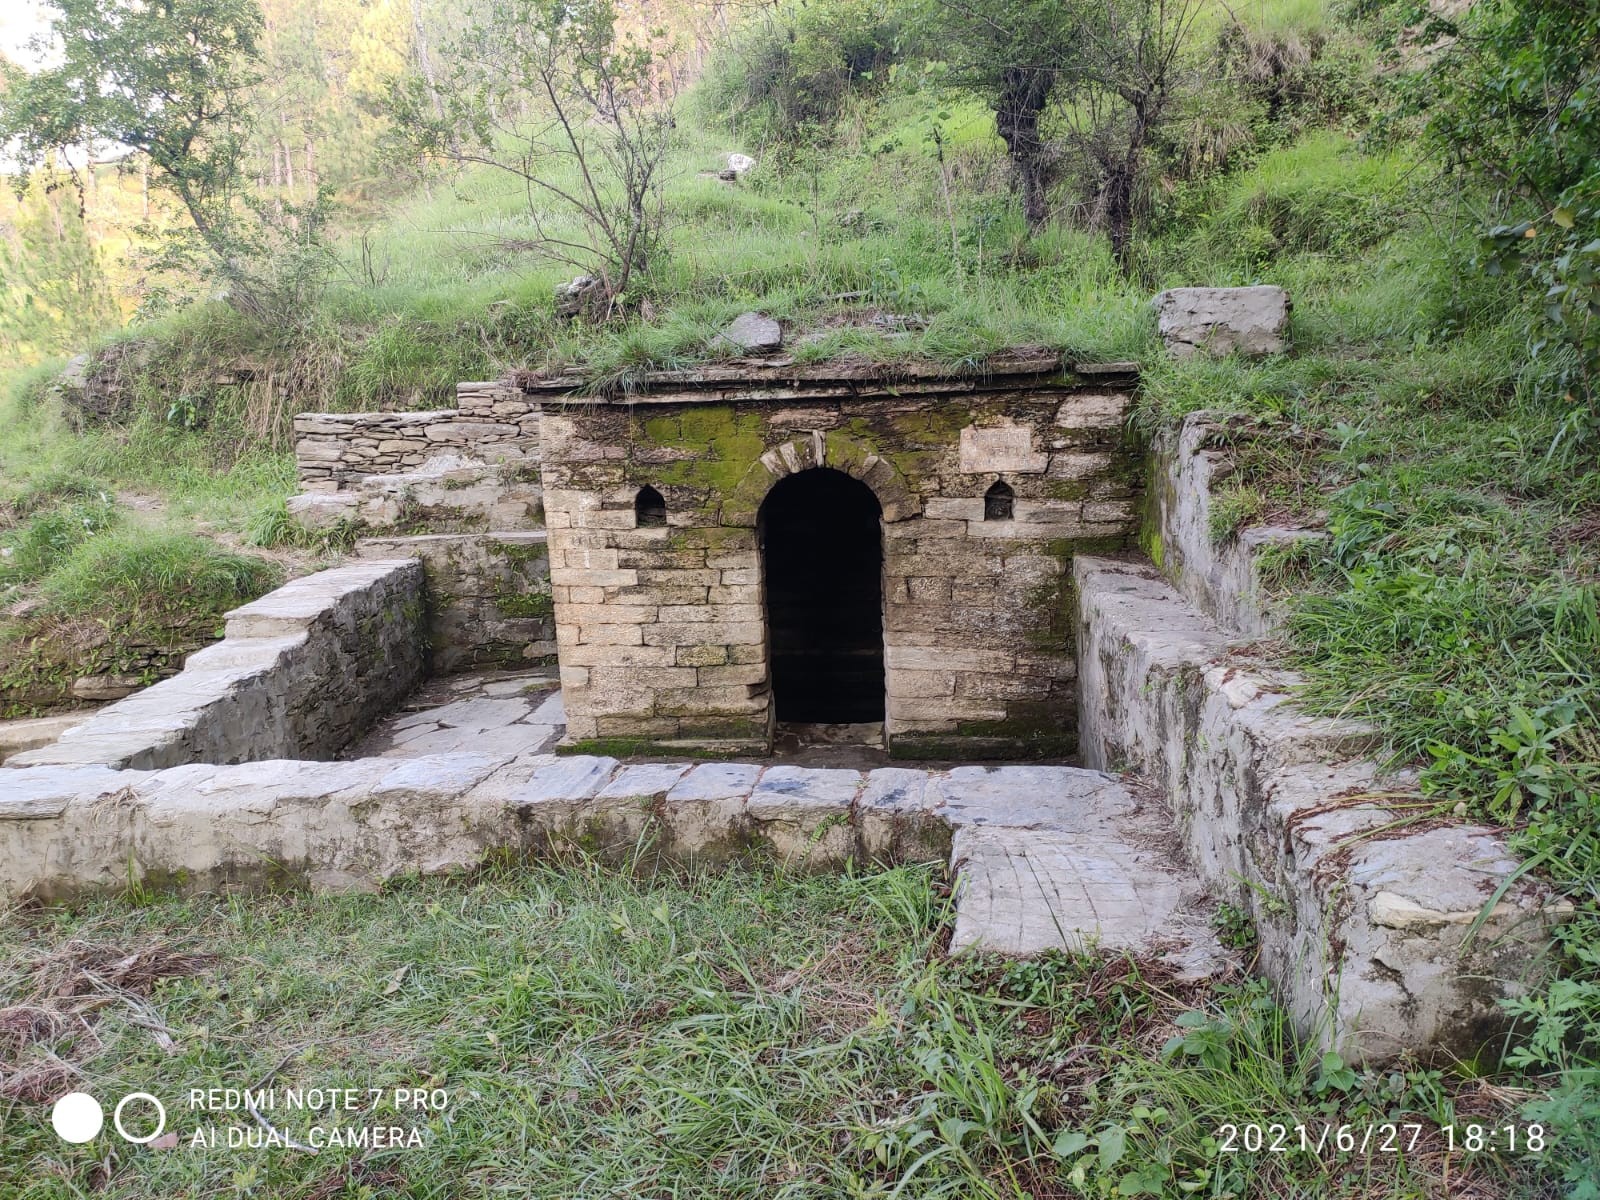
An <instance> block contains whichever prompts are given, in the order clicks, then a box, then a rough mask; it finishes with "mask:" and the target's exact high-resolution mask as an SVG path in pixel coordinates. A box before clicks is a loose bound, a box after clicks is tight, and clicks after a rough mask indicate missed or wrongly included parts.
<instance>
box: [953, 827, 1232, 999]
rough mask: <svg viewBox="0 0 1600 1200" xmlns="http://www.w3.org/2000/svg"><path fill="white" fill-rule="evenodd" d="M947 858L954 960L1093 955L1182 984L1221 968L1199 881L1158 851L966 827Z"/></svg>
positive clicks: (1095, 838) (1053, 834) (1097, 839)
mask: <svg viewBox="0 0 1600 1200" xmlns="http://www.w3.org/2000/svg"><path fill="white" fill-rule="evenodd" d="M951 857H952V860H953V862H954V863H955V864H956V867H957V870H958V871H959V876H958V879H957V883H956V927H955V932H954V934H953V935H952V937H951V940H950V949H951V952H952V953H955V952H959V951H962V950H987V951H993V952H996V953H1001V954H1015V955H1037V954H1043V953H1045V952H1046V951H1050V950H1068V951H1085V950H1091V949H1096V948H1098V949H1099V950H1101V951H1107V952H1110V953H1121V952H1127V953H1132V954H1139V955H1152V956H1154V957H1157V958H1160V959H1162V960H1163V961H1165V962H1168V963H1170V964H1171V965H1172V966H1173V967H1174V968H1176V969H1177V970H1178V972H1179V973H1180V975H1182V976H1183V977H1185V978H1203V977H1205V976H1208V975H1211V974H1213V973H1215V972H1217V971H1219V970H1221V969H1222V968H1223V967H1224V966H1225V964H1226V963H1227V955H1226V954H1225V953H1224V951H1223V949H1222V947H1221V945H1220V944H1218V942H1217V938H1216V934H1215V932H1214V931H1213V930H1212V928H1211V925H1210V921H1209V919H1208V917H1209V912H1208V905H1207V904H1206V902H1205V897H1204V892H1203V891H1202V890H1201V887H1200V884H1199V881H1198V880H1196V879H1195V878H1194V877H1193V876H1192V875H1191V874H1190V873H1189V872H1188V871H1186V870H1185V869H1184V868H1182V867H1181V866H1180V865H1179V864H1178V863H1177V862H1175V861H1173V860H1171V859H1168V858H1166V857H1165V856H1164V855H1162V854H1161V853H1160V852H1159V851H1156V850H1151V849H1145V848H1140V847H1136V846H1134V845H1131V844H1128V843H1126V842H1121V841H1117V840H1115V839H1111V838H1107V837H1105V836H1103V835H1092V834H1081V833H1063V832H1057V831H1041V830H1021V829H993V828H982V827H979V826H976V825H969V826H966V827H965V828H962V829H959V830H957V832H956V835H955V842H954V846H953V849H952V852H951Z"/></svg>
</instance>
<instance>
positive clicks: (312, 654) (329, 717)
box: [0, 559, 426, 786]
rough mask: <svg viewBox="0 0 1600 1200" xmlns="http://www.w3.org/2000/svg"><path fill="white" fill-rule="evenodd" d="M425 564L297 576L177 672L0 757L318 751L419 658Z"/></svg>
mask: <svg viewBox="0 0 1600 1200" xmlns="http://www.w3.org/2000/svg"><path fill="white" fill-rule="evenodd" d="M422 588H423V575H422V567H421V565H420V564H419V563H418V562H417V561H416V560H415V559H402V560H377V561H373V562H363V563H357V564H354V565H351V566H345V567H339V568H336V569H334V570H331V571H323V572H321V573H320V574H317V575H308V576H306V577H304V578H302V579H296V580H294V581H292V582H290V583H288V584H285V585H284V586H283V587H281V588H279V589H278V590H277V591H275V592H271V593H269V594H268V595H266V596H263V597H262V598H261V599H259V600H256V601H254V602H253V603H251V604H247V605H245V606H244V607H243V608H237V609H234V610H233V611H232V612H231V613H229V614H228V616H227V636H226V637H225V638H224V639H223V640H222V641H221V642H218V643H216V644H214V645H211V646H208V647H206V648H205V649H204V650H201V651H198V652H197V653H195V654H193V655H191V656H190V657H189V661H188V663H187V664H186V665H185V667H184V669H183V671H182V672H181V673H180V674H178V675H176V676H174V677H173V678H171V679H168V680H164V681H163V682H161V683H158V684H156V685H155V686H153V687H149V688H146V689H145V690H143V691H142V692H137V693H135V694H134V695H132V696H129V697H128V698H127V699H126V700H120V701H118V702H117V703H115V704H112V705H109V706H107V707H106V708H103V709H101V710H100V711H99V712H97V713H95V714H94V716H92V717H90V718H89V719H88V720H86V721H84V722H83V723H82V724H80V725H78V726H76V727H75V728H73V729H71V730H68V731H67V732H66V733H64V734H63V735H62V736H61V738H60V739H59V740H58V741H57V742H55V743H54V744H53V745H49V746H44V747H41V748H40V749H37V750H29V751H27V752H25V753H22V754H17V755H14V756H12V757H11V758H8V759H7V760H6V761H5V764H4V767H3V768H0V772H3V773H0V786H12V785H14V784H15V783H16V777H15V776H12V775H11V774H10V772H9V768H14V767H28V766H41V765H45V764H80V765H81V764H100V765H104V766H110V767H118V768H124V767H125V768H134V769H150V768H158V767H174V766H178V765H180V764H184V763H237V762H254V761H256V760H259V759H268V758H290V757H293V758H308V759H315V758H327V757H331V756H332V755H333V754H335V753H336V752H337V751H339V750H340V749H341V748H343V747H344V745H345V744H346V743H347V742H349V741H350V740H351V739H352V738H353V737H355V736H356V735H357V734H360V733H362V732H363V731H364V730H365V729H366V728H367V727H368V726H369V725H370V724H371V723H372V722H373V721H375V720H376V719H377V718H378V717H380V716H382V715H383V714H384V713H386V712H387V711H388V710H389V709H390V708H392V707H393V705H394V704H395V703H396V702H398V701H399V700H400V698H401V697H403V696H404V695H406V694H407V693H408V692H409V691H411V689H412V688H413V687H415V686H416V684H417V682H418V681H419V680H420V679H421V678H422V675H423V672H424V669H425V653H426V643H425V640H424V609H423V594H422Z"/></svg>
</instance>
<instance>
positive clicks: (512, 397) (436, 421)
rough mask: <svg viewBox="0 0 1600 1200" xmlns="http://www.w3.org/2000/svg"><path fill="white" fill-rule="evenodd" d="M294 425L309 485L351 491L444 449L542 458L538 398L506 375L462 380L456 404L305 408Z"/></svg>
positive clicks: (501, 458) (514, 459)
mask: <svg viewBox="0 0 1600 1200" xmlns="http://www.w3.org/2000/svg"><path fill="white" fill-rule="evenodd" d="M294 432H295V465H296V467H297V468H298V470H299V473H300V486H301V488H302V490H303V491H306V492H339V491H344V490H347V489H349V488H351V487H353V486H354V485H355V484H356V483H359V482H360V481H361V480H363V479H366V478H368V477H369V476H374V475H401V474H405V473H407V472H410V471H415V470H417V469H418V468H420V467H421V466H422V465H423V464H424V463H426V462H428V461H429V460H430V459H435V458H438V457H440V456H442V455H451V454H454V455H458V456H461V455H466V456H469V457H473V458H478V459H482V460H485V461H488V462H511V463H519V462H523V461H531V462H534V463H537V462H538V458H539V407H538V404H537V402H536V401H533V400H531V399H529V398H527V397H525V396H524V395H523V394H522V392H521V391H520V389H514V388H507V387H506V386H505V385H503V384H498V383H462V384H458V385H457V386H456V407H455V408H450V409H438V410H434V411H431V412H357V413H301V414H299V415H298V416H296V417H295V419H294Z"/></svg>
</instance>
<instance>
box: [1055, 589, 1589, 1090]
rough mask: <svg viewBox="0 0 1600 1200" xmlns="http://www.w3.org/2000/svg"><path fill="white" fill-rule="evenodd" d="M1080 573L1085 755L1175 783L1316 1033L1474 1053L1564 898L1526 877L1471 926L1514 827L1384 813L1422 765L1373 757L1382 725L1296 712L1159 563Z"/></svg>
mask: <svg viewBox="0 0 1600 1200" xmlns="http://www.w3.org/2000/svg"><path fill="white" fill-rule="evenodd" d="M1074 577H1075V579H1076V582H1077V588H1078V594H1079V598H1080V606H1081V608H1080V614H1081V615H1080V621H1079V629H1078V637H1079V664H1080V679H1081V683H1082V692H1081V695H1082V698H1083V700H1082V706H1081V709H1080V713H1079V719H1080V729H1081V734H1082V747H1083V754H1084V760H1085V762H1086V763H1087V764H1088V765H1090V766H1093V767H1099V768H1102V769H1117V770H1127V771H1132V772H1135V773H1137V774H1138V775H1140V776H1143V777H1144V778H1145V779H1147V780H1148V781H1149V782H1150V784H1151V785H1153V786H1154V788H1155V789H1156V790H1157V791H1158V792H1159V793H1160V794H1161V796H1162V797H1163V798H1164V799H1165V801H1166V803H1167V805H1168V806H1169V808H1170V810H1171V812H1172V815H1173V819H1174V822H1175V823H1176V825H1177V830H1178V833H1179V835H1180V836H1181V837H1182V838H1183V841H1184V844H1185V847H1186V849H1187V851H1188V855H1189V858H1190V859H1191V860H1192V861H1193V862H1194V864H1195V867H1196V869H1197V870H1198V871H1199V873H1200V875H1201V877H1202V878H1203V879H1204V880H1205V882H1206V883H1207V884H1208V885H1209V886H1210V887H1211V888H1212V890H1213V892H1214V893H1215V894H1216V895H1218V896H1220V897H1224V898H1227V899H1229V900H1231V901H1233V902H1234V903H1236V904H1238V905H1240V906H1241V907H1242V908H1244V909H1245V910H1246V911H1248V912H1249V913H1250V914H1251V916H1252V917H1253V919H1254V921H1255V923H1256V925H1257V927H1258V929H1259V930H1260V933H1261V944H1262V951H1261V969H1262V971H1263V972H1264V973H1265V974H1266V975H1267V976H1268V977H1269V978H1271V979H1272V980H1274V982H1275V983H1276V984H1277V986H1278V989H1279V991H1280V993H1281V994H1282V997H1283V999H1284V1001H1285V1003H1286V1005H1287V1006H1288V1008H1289V1009H1290V1011H1291V1012H1292V1013H1293V1014H1294V1017H1295V1019H1296V1021H1297V1024H1298V1025H1299V1027H1300V1030H1301V1032H1302V1033H1303V1034H1304V1035H1306V1036H1310V1037H1316V1038H1320V1039H1322V1040H1323V1041H1324V1042H1326V1043H1328V1044H1331V1045H1334V1046H1336V1047H1338V1048H1339V1049H1340V1051H1341V1053H1344V1054H1345V1055H1346V1056H1347V1057H1349V1058H1352V1059H1359V1060H1367V1061H1379V1060H1383V1059H1387V1058H1390V1057H1393V1056H1394V1055H1395V1054H1396V1053H1398V1052H1400V1051H1402V1050H1406V1049H1414V1050H1415V1049H1423V1048H1426V1047H1433V1046H1438V1047H1443V1048H1444V1049H1446V1050H1449V1051H1451V1052H1453V1053H1456V1054H1459V1055H1461V1056H1463V1057H1470V1056H1472V1055H1473V1054H1475V1053H1476V1052H1478V1051H1479V1050H1480V1049H1481V1048H1482V1047H1483V1046H1484V1045H1485V1044H1486V1043H1487V1041H1488V1040H1489V1039H1490V1038H1491V1037H1493V1036H1494V1035H1495V1033H1496V1032H1498V1031H1500V1030H1501V1029H1502V1028H1503V1018H1502V1015H1501V1013H1500V1011H1499V1009H1498V1008H1497V1006H1496V1003H1495V1002H1496V1000H1498V999H1499V998H1501V997H1506V996H1514V995H1517V994H1520V993H1521V992H1522V991H1523V990H1524V989H1525V988H1526V987H1528V986H1529V985H1530V984H1531V983H1532V982H1534V981H1536V980H1537V978H1538V977H1539V975H1540V973H1541V971H1542V970H1543V969H1544V968H1545V966H1546V965H1547V964H1546V954H1547V948H1548V938H1549V932H1550V928H1551V926H1552V924H1553V923H1555V922H1557V921H1559V920H1561V919H1562V918H1563V916H1564V914H1565V912H1566V911H1568V909H1567V906H1566V905H1565V904H1564V903H1563V902H1559V901H1556V900H1553V899H1552V898H1551V897H1550V895H1549V894H1548V893H1547V891H1546V890H1545V889H1543V888H1541V887H1539V886H1538V885H1536V884H1534V883H1533V882H1531V881H1528V880H1524V881H1521V882H1519V883H1517V884H1516V885H1515V886H1513V887H1511V888H1510V889H1509V890H1508V891H1507V893H1506V895H1505V896H1504V897H1503V899H1502V901H1501V903H1500V904H1499V906H1498V907H1497V908H1496V910H1495V912H1494V913H1493V914H1492V915H1490V916H1489V917H1488V919H1487V920H1486V922H1485V924H1484V927H1483V928H1482V929H1481V930H1480V931H1479V932H1478V933H1477V935H1476V936H1475V937H1474V938H1473V939H1471V940H1470V941H1469V940H1468V938H1467V936H1466V935H1467V930H1468V927H1469V925H1470V921H1469V922H1465V923H1464V922H1462V921H1460V920H1459V919H1458V918H1459V916H1460V914H1463V913H1466V912H1469V911H1470V912H1471V913H1472V914H1473V919H1475V918H1476V915H1477V912H1478V911H1479V910H1480V909H1481V908H1482V907H1483V904H1484V902H1485V901H1487V899H1488V898H1489V897H1490V896H1491V895H1492V894H1493V893H1494V892H1495V891H1496V889H1497V888H1498V887H1499V885H1501V884H1502V883H1504V882H1505V881H1507V880H1508V879H1510V878H1511V877H1512V874H1513V872H1514V871H1515V870H1516V868H1517V863H1516V860H1515V859H1514V858H1513V857H1512V856H1511V855H1510V854H1509V853H1508V851H1507V850H1506V847H1505V842H1504V838H1503V835H1502V834H1501V832H1500V831H1498V830H1493V829H1487V828H1484V827H1481V826H1475V825H1465V824H1462V825H1452V826H1445V827H1435V828H1423V829H1420V830H1418V831H1415V832H1410V831H1407V830H1403V829H1401V830H1389V829H1387V828H1385V827H1386V826H1387V825H1388V824H1389V822H1390V821H1392V820H1393V818H1394V817H1395V815H1396V814H1395V813H1394V811H1393V810H1391V809H1388V808H1385V807H1384V805H1383V803H1382V801H1383V800H1384V799H1385V798H1386V796H1387V795H1393V794H1394V793H1395V790H1396V789H1404V787H1405V784H1406V782H1407V781H1406V780H1404V779H1385V778H1384V777H1383V775H1382V773H1381V772H1380V770H1379V768H1378V765H1377V764H1376V763H1375V762H1373V761H1371V760H1370V759H1369V758H1367V757H1366V755H1368V754H1369V753H1370V752H1371V751H1372V749H1373V742H1374V737H1373V734H1372V732H1371V731H1370V730H1368V729H1365V728H1363V727H1361V726H1359V725H1355V724H1353V723H1350V722H1341V721H1332V720H1326V719H1320V718H1313V717H1307V716H1304V715H1302V714H1299V713H1297V712H1295V711H1294V710H1293V708H1292V707H1291V706H1290V704H1289V696H1288V689H1289V687H1290V686H1291V685H1292V683H1293V680H1292V678H1291V677H1288V676H1285V675H1281V674H1272V673H1269V672H1266V671H1264V670H1262V669H1260V668H1259V667H1256V666H1254V665H1252V664H1250V663H1248V662H1245V661H1240V660H1235V659H1233V658H1231V657H1230V654H1229V639H1228V637H1227V636H1226V635H1225V634H1224V633H1223V632H1222V631H1220V630H1218V629H1217V628H1216V626H1215V624H1214V623H1212V622H1210V621H1209V620H1208V619H1207V618H1205V617H1204V616H1202V615H1201V614H1200V613H1198V612H1196V611H1195V609H1194V608H1192V607H1191V606H1190V605H1189V604H1188V603H1187V602H1186V601H1185V600H1184V599H1183V597H1182V596H1180V595H1179V594H1178V593H1177V592H1176V591H1175V590H1174V589H1173V588H1172V587H1171V586H1170V585H1169V584H1168V583H1167V582H1166V581H1165V580H1163V579H1162V578H1161V577H1160V576H1159V574H1158V573H1157V572H1156V571H1155V569H1154V568H1153V567H1150V566H1148V565H1143V566H1141V565H1137V564H1132V563H1126V562H1115V561H1111V560H1106V559H1092V558H1079V559H1078V560H1077V562H1076V564H1075V568H1074Z"/></svg>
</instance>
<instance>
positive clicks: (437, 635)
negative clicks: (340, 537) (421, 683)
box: [356, 530, 556, 674]
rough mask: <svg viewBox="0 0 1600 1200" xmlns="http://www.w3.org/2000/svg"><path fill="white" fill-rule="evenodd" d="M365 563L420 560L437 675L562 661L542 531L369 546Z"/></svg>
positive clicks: (377, 541) (360, 550) (371, 541)
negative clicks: (557, 641)
mask: <svg viewBox="0 0 1600 1200" xmlns="http://www.w3.org/2000/svg"><path fill="white" fill-rule="evenodd" d="M356 554H357V556H358V557H360V558H376V559H385V558H417V559H419V560H420V561H421V562H422V568H423V571H424V572H425V573H426V575H427V612H428V647H429V667H430V669H431V670H432V671H433V672H434V673H435V674H444V673H448V672H452V671H466V670H474V669H477V668H481V667H490V666H498V667H525V666H527V665H529V664H530V663H536V662H542V663H548V664H550V665H552V666H553V665H554V664H555V660H556V641H555V638H556V627H555V617H554V608H553V606H552V603H551V599H550V562H549V556H548V554H547V552H546V549H545V534H544V532H543V531H542V530H534V531H527V532H521V533H435V534H421V535H418V536H415V537H371V538H363V539H362V540H361V541H360V542H359V543H358V544H357V547H356Z"/></svg>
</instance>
